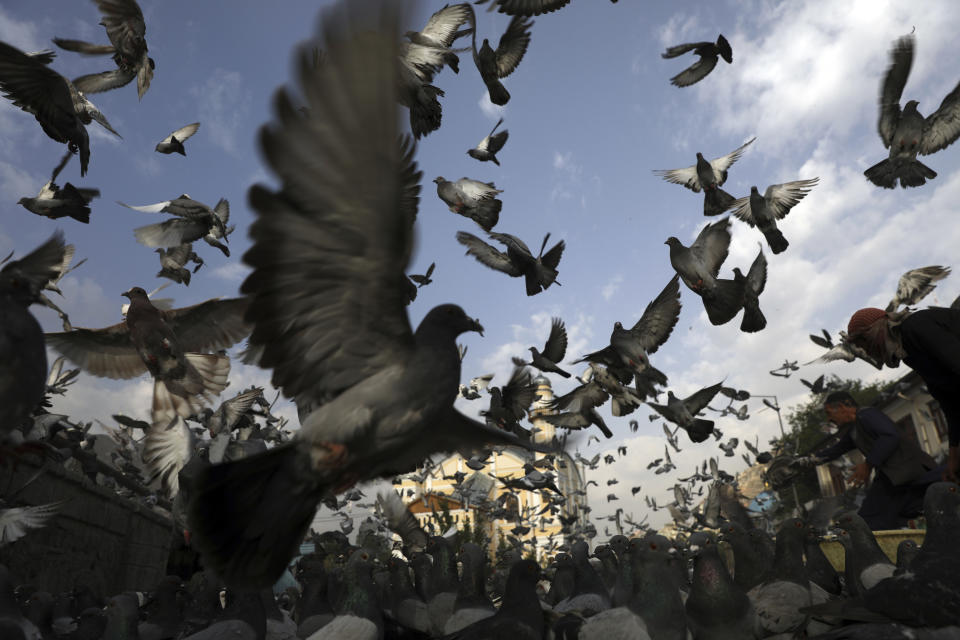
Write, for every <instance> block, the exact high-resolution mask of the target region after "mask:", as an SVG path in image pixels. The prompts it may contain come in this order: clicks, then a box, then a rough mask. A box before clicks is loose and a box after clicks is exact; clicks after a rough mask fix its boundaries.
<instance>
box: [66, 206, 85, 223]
mask: <svg viewBox="0 0 960 640" xmlns="http://www.w3.org/2000/svg"><path fill="white" fill-rule="evenodd" d="M68 215H69V216H70V217H71V218H73V219H74V220H76V221H77V222H82V223H83V224H90V207H77V208H72V207H71V208H70V213H69V214H68Z"/></svg>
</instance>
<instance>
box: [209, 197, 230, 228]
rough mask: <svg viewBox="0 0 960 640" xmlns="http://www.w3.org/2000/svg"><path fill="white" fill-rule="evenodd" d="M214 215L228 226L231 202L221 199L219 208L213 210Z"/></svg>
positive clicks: (218, 204)
mask: <svg viewBox="0 0 960 640" xmlns="http://www.w3.org/2000/svg"><path fill="white" fill-rule="evenodd" d="M213 213H214V215H215V216H217V217H218V218H220V221H221V222H223V224H224V225H226V224H227V223H228V222H230V202H229V201H228V200H227V199H226V198H220V200H219V201H218V202H217V206H215V207H214V208H213Z"/></svg>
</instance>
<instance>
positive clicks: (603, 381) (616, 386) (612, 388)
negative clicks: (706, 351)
mask: <svg viewBox="0 0 960 640" xmlns="http://www.w3.org/2000/svg"><path fill="white" fill-rule="evenodd" d="M651 370H653V371H656V370H655V369H653V367H650V368H649V369H646V370H644V372H643V373H640V374H638V375H639V376H643V375H645V374H646V373H647V372H648V371H651ZM582 380H583V383H584V384H586V383H588V382H590V381H594V382H596V383H597V384H599V385H600V388H602V389H603V390H604V391H605V392H607V393H608V394H609V395H610V413H612V414H613V415H614V416H616V417H620V416H626V415H630V414H631V413H633V412H634V411H635V410H636V408H637V407H639V406H640V405H641V404H642V403H643V401H644V399H645V397H646V396H645V395H641V394H639V393H636V392H634V390H633V389H631V388H630V387H627V386H624V385H623V384H621V383H620V380H619V379H617V377H616V376H615V375H613V373H611V372H610V369H609V368H608V367H602V366H600V365H598V364H596V363H593V362H591V363H590V368H589V369H588V370H587V373H586V374H584V376H583V378H582ZM663 384H664V385H665V384H666V376H664V378H663Z"/></svg>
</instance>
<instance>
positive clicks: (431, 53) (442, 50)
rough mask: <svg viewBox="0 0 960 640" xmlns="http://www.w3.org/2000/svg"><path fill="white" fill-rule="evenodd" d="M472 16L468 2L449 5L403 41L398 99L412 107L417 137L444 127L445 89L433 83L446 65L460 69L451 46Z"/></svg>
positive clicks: (412, 118) (458, 70)
mask: <svg viewBox="0 0 960 640" xmlns="http://www.w3.org/2000/svg"><path fill="white" fill-rule="evenodd" d="M471 16H473V9H472V8H471V7H470V5H469V4H467V3H460V4H455V5H453V6H449V5H448V6H445V7H443V8H442V9H440V10H439V11H437V12H436V13H434V14H433V15H432V16H431V17H430V19H429V20H428V21H427V25H426V26H425V27H424V28H423V31H407V32H406V34H405V35H406V38H407V42H402V43H401V44H400V51H399V56H400V89H399V92H398V95H397V99H398V100H399V102H400V104H402V105H403V106H405V107H407V108H408V109H409V110H410V131H411V132H412V133H413V135H414V137H415V138H417V139H420V138H421V137H422V136H425V135H427V134H428V133H430V132H432V131H436V130H437V129H439V128H440V122H441V120H442V118H443V108H442V107H441V106H440V100H439V98H440V97H442V96H443V95H444V93H443V90H442V89H440V88H438V87H435V86H433V85H432V84H431V83H432V82H433V78H434V76H435V75H436V74H437V73H439V72H440V70H441V69H442V68H443V66H444V65H447V66H449V67H450V68H451V69H453V72H454V73H459V72H460V67H459V64H460V59H459V58H458V57H457V54H456V53H454V51H453V50H452V49H451V48H450V47H451V45H452V44H453V41H454V40H456V39H457V38H458V37H460V36H463V35H466V31H458V29H459V28H460V26H462V25H463V24H464V23H465V22H467V21H468V20H469V19H470V18H471ZM314 66H316V65H314Z"/></svg>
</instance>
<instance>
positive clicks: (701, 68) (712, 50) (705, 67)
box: [660, 34, 733, 87]
mask: <svg viewBox="0 0 960 640" xmlns="http://www.w3.org/2000/svg"><path fill="white" fill-rule="evenodd" d="M688 51H693V52H694V53H695V54H697V55H698V56H700V59H699V60H697V61H696V62H694V63H693V64H692V65H690V66H689V67H687V68H686V69H684V70H683V71H681V72H680V73H678V74H677V75H675V76H673V77H672V78H670V84H672V85H673V86H675V87H689V86H690V85H692V84H695V83H697V82H700V81H701V80H703V79H704V78H706V77H707V74H709V73H710V72H711V71H713V68H714V67H715V66H717V58H719V57H722V58H723V59H724V60H726V61H727V64H732V63H733V49H731V48H730V43H729V42H727V39H726V38H724V37H723V34H721V35H720V36H719V37H718V38H717V42H716V43H713V42H691V43H689V44H678V45H676V46H673V47H668V48H667V50H666V51H665V52H664V53H661V54H660V56H661V57H662V58H676V57H677V56H682V55H683V54H685V53H687V52H688Z"/></svg>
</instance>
